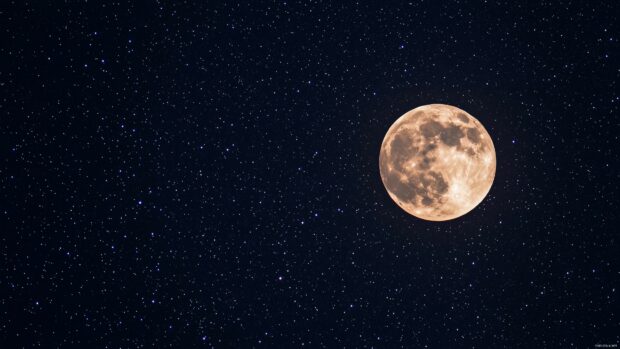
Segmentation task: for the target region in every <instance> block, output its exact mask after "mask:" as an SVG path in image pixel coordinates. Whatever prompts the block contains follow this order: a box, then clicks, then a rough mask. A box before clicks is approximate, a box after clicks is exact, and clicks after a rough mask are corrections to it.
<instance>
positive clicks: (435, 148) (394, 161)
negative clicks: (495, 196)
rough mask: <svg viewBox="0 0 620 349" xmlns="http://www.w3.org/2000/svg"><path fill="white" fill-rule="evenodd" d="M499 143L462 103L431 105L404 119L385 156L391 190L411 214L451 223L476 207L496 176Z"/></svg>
mask: <svg viewBox="0 0 620 349" xmlns="http://www.w3.org/2000/svg"><path fill="white" fill-rule="evenodd" d="M495 167H496V159H495V147H494V146H493V141H492V140H491V136H489V133H488V132H487V130H486V129H485V128H484V126H482V124H481V123H480V121H478V120H476V118H474V117H473V116H471V115H470V114H469V113H467V112H465V111H464V110H461V109H459V108H457V107H453V106H451V105H446V104H429V105H424V106H421V107H418V108H415V109H413V110H411V111H409V112H407V113H405V114H404V115H403V116H401V117H400V118H398V120H396V122H394V124H392V126H391V127H390V129H389V130H388V132H387V134H386V135H385V138H384V139H383V143H382V144H381V152H380V154H379V170H380V172H381V180H382V181H383V185H384V186H385V189H386V190H387V192H388V194H389V195H390V197H391V198H392V200H394V202H396V203H397V204H398V206H400V207H401V208H402V209H403V210H405V211H406V212H408V213H409V214H411V215H413V216H415V217H418V218H421V219H424V220H429V221H447V220H450V219H454V218H458V217H460V216H462V215H464V214H466V213H467V212H469V211H471V210H473V209H474V208H475V207H476V206H478V204H480V202H482V200H483V199H484V198H485V196H486V195H487V194H488V193H489V190H490V189H491V185H492V184H493V179H494V178H495Z"/></svg>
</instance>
